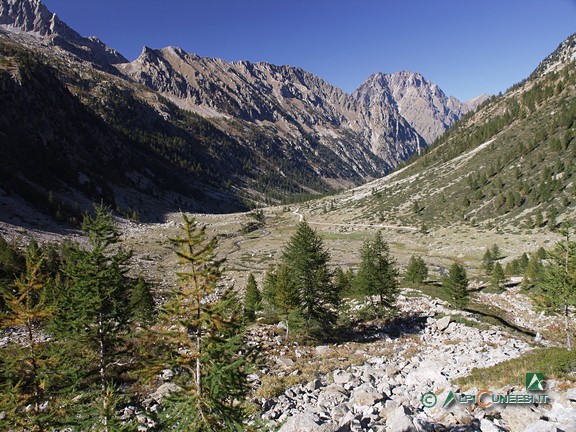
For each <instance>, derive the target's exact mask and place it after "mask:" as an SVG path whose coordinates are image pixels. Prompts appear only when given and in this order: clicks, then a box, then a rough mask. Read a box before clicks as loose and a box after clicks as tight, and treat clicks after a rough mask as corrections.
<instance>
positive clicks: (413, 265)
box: [404, 255, 428, 284]
mask: <svg viewBox="0 0 576 432" xmlns="http://www.w3.org/2000/svg"><path fill="white" fill-rule="evenodd" d="M427 277H428V267H426V262H425V261H424V260H423V259H422V257H420V256H415V255H412V256H411V257H410V261H409V262H408V266H407V267H406V274H405V275H404V280H405V281H406V282H410V283H413V284H421V283H423V282H424V281H425V280H426V278H427Z"/></svg>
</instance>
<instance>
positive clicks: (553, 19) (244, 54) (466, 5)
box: [44, 0, 576, 100]
mask: <svg viewBox="0 0 576 432" xmlns="http://www.w3.org/2000/svg"><path fill="white" fill-rule="evenodd" d="M44 3H45V4H46V5H47V6H48V8H49V9H50V10H51V11H53V12H56V13H57V14H58V16H59V17H60V18H61V19H62V20H64V21H65V22H66V23H67V24H68V25H70V26H71V27H72V28H74V29H75V30H77V31H78V32H79V33H81V34H82V35H84V36H90V35H95V36H98V37H99V38H100V39H102V40H103V41H104V42H105V43H107V44H108V45H110V46H111V47H113V48H116V49H117V50H118V51H120V52H121V53H122V54H123V55H124V56H126V57H127V58H128V59H130V60H134V59H135V58H136V57H137V56H138V55H139V53H140V51H141V49H142V47H143V46H144V45H147V46H149V47H152V48H161V47H164V46H168V45H174V46H179V47H181V48H183V49H184V50H186V51H188V52H192V53H196V54H199V55H201V56H207V57H218V58H223V59H225V60H228V61H234V60H249V61H254V62H255V61H267V62H270V63H274V64H289V65H292V66H299V67H302V68H303V69H305V70H307V71H309V72H312V73H314V74H316V75H318V76H320V77H321V78H323V79H325V80H326V81H328V82H329V83H331V84H333V85H335V86H337V87H340V88H341V89H343V90H344V91H346V92H348V93H351V92H352V91H353V90H354V89H356V88H357V87H358V86H359V85H360V84H361V83H362V82H364V81H365V80H366V78H367V77H368V76H369V75H371V74H373V73H376V72H384V73H392V72H397V71H400V70H411V71H417V72H420V73H422V74H423V75H424V76H425V77H426V78H427V79H428V80H430V81H432V82H435V83H436V84H438V85H439V86H440V87H441V88H442V89H443V90H444V91H445V92H446V93H447V94H449V95H453V96H456V97H458V98H459V99H461V100H467V99H469V98H472V97H474V96H477V95H479V94H482V93H491V94H495V93H498V92H500V91H505V90H506V89H507V88H508V87H510V86H511V85H513V84H515V83H516V82H518V81H520V80H522V79H524V78H526V77H527V76H528V75H529V74H530V73H531V72H532V71H533V70H534V69H535V68H536V66H537V65H538V63H539V62H540V61H541V60H542V59H543V58H544V57H546V56H547V55H548V54H550V53H551V52H552V51H553V50H554V49H555V48H556V47H557V46H558V44H560V42H562V41H563V40H564V39H565V38H566V37H568V36H570V35H571V34H572V33H574V32H576V0H483V1H475V0H394V1H391V0H347V1H344V0H162V1H159V0H98V1H94V0H44Z"/></svg>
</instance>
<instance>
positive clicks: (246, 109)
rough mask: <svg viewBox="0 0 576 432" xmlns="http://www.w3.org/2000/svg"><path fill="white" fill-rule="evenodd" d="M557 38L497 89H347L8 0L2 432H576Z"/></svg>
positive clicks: (0, 46)
mask: <svg viewBox="0 0 576 432" xmlns="http://www.w3.org/2000/svg"><path fill="white" fill-rule="evenodd" d="M143 42H145V41H143ZM559 42H561V43H560V45H559V46H558V48H557V49H556V50H555V51H554V52H552V53H551V54H550V55H549V56H548V57H546V58H545V59H543V60H542V62H541V63H540V64H539V65H534V67H535V70H534V71H526V76H527V78H526V79H525V80H524V81H522V82H520V83H517V84H515V85H513V86H512V87H511V88H509V89H508V90H506V91H505V92H503V93H501V94H499V95H497V96H488V95H479V96H478V97H477V98H474V99H473V100H471V101H460V100H458V99H456V98H455V97H452V96H447V95H446V94H445V93H444V92H443V91H442V90H441V89H440V88H439V87H438V86H437V85H435V84H434V83H431V82H429V81H428V80H426V78H425V77H424V76H422V75H421V74H420V73H418V72H409V71H399V72H396V73H391V74H385V73H375V74H374V75H372V76H370V77H369V78H368V79H367V80H366V81H365V82H364V83H363V84H362V85H361V86H360V87H359V88H358V89H357V90H355V91H354V92H353V93H352V94H347V93H345V92H344V91H342V90H340V89H338V88H336V87H334V86H332V85H330V84H329V83H327V82H325V81H324V80H322V79H321V78H319V77H317V76H315V75H313V74H311V73H308V72H306V71H304V70H302V69H300V68H297V67H292V66H288V65H282V66H279V65H273V64H269V63H252V62H248V61H238V62H226V61H223V60H220V59H216V58H206V57H200V56H198V55H195V54H192V53H188V52H185V51H184V50H182V49H180V48H178V47H173V46H170V47H164V48H158V49H157V48H149V47H147V46H145V47H144V48H143V49H142V52H141V54H140V55H139V56H138V58H136V59H135V60H134V61H131V62H130V61H129V60H127V59H126V58H124V57H123V56H122V55H121V54H120V53H119V52H117V51H116V50H114V49H113V48H111V47H108V46H106V45H105V44H104V43H103V42H102V41H100V40H99V39H97V38H95V37H84V36H81V35H80V34H78V33H77V32H76V31H74V30H73V29H72V28H70V27H69V26H68V25H66V24H65V23H63V22H62V21H61V20H60V19H59V18H58V16H57V15H56V14H54V13H52V12H50V11H49V10H48V9H47V8H46V6H45V5H44V4H43V3H42V2H41V1H40V0H0V107H1V108H0V161H1V163H0V234H1V236H0V323H1V324H2V325H1V326H0V352H2V354H3V355H2V356H1V357H0V389H1V392H0V427H5V428H6V430H8V431H29V430H42V431H43V430H49V431H77V430H78V431H82V430H98V431H100V430H102V431H107V432H108V431H111V430H138V431H156V430H157V431H164V430H166V431H168V430H186V431H188V430H190V431H220V430H222V431H224V430H230V431H232V430H233V431H237V430H238V431H242V430H262V431H280V432H303V431H325V432H329V431H330V432H352V431H354V432H356V431H372V432H375V431H379V432H380V431H390V432H395V431H398V432H400V431H402V432H411V431H417V432H421V431H481V432H497V431H512V432H515V431H531V432H540V431H542V432H544V431H565V432H569V431H576V385H575V382H576V355H575V354H574V351H572V350H571V349H570V348H571V344H572V339H573V338H574V336H576V333H575V331H574V328H575V327H576V325H575V322H574V314H575V312H576V291H575V289H574V281H576V243H575V242H574V241H573V235H574V226H573V223H572V222H573V221H574V219H575V217H576V170H575V168H574V167H575V166H576V165H575V164H576V34H575V35H572V36H570V37H569V38H568V39H566V40H565V41H559ZM95 205H96V207H95ZM95 209H96V210H95ZM83 215H84V220H83V221H82V217H83ZM186 215H193V218H192V217H190V218H189V217H188V216H186ZM182 223H184V227H187V228H185V229H184V230H182ZM196 223H198V226H196V225H195V224H196ZM180 236H183V237H180ZM205 236H208V237H210V238H213V239H215V240H214V241H208V240H206V239H205ZM171 245H172V246H174V245H176V246H180V247H182V248H180V249H177V251H178V252H177V253H176V254H175V253H174V248H173V247H171ZM126 251H129V252H127V253H125V252H126ZM99 253H100V254H101V255H98V254H99ZM220 258H222V259H225V260H226V267H225V269H221V268H220V267H219V266H220ZM182 264H184V265H182ZM91 266H92V267H91ZM115 272H116V273H115ZM89 278H92V279H89ZM199 281H200V282H199ZM94 287H99V288H98V289H99V290H97V289H96V288H94ZM115 287H116V288H117V289H116V288H115ZM118 287H121V289H120V288H118ZM35 289H39V290H42V291H41V293H39V294H37V293H36V292H34V293H32V294H30V293H31V292H32V291H33V290H35ZM82 290H83V291H82ZM202 290H204V291H202ZM86 293H90V295H91V296H92V297H91V298H88V297H89V295H88V294H86ZM99 296H101V297H99ZM186 296H188V297H186ZM184 298H185V300H183V299H184ZM27 299H31V300H30V301H28V300H27ZM27 301H28V302H27ZM194 302H195V303H194ZM192 304H193V305H194V306H195V307H196V310H194V311H193V312H194V313H192V312H190V309H186V308H190V307H191V305H192ZM71 305H72V306H71ZM122 305H124V306H122ZM98 307H99V308H100V309H98V311H99V312H98V314H94V317H95V318H94V319H93V320H92V321H91V322H89V321H88V320H89V316H88V315H90V314H89V313H88V312H86V311H88V310H89V309H90V308H98ZM238 311H241V312H238ZM188 312H189V313H188ZM236 312H238V313H240V315H242V316H241V318H239V316H238V315H234V314H235V313H236ZM195 313H197V315H195ZM128 316H130V319H128V318H126V317H128ZM125 318H126V319H125ZM106 319H108V320H109V321H108V322H107V324H106ZM67 320H68V321H67ZM171 320H172V321H171ZM240 323H242V326H239V324H240ZM239 327H242V330H239ZM181 329H184V331H182V332H180V333H178V330H181ZM105 331H108V332H110V333H111V335H112V336H110V338H109V339H106V337H104V336H102V335H103V334H104V332H105ZM238 332H240V333H238ZM91 335H92V336H91ZM239 335H240V336H241V337H240V336H239ZM106 344H110V345H109V346H108V345H106ZM565 347H567V348H568V349H567V348H565ZM59 349H60V350H64V351H58V350H59ZM27 350H30V351H31V352H32V353H33V355H31V354H26V353H27V352H28V351H27ZM195 350H196V351H195ZM62 352H64V354H62ZM253 352H255V353H258V355H257V356H255V357H254V358H256V360H254V361H253V362H252V363H251V364H249V365H247V364H248V363H249V362H250V361H252V356H251V354H252V353H253ZM58 353H59V354H58ZM4 354H5V355H4ZM240 354H242V355H240ZM75 356H76V357H75ZM71 359H75V360H71ZM74 362H76V363H74ZM226 362H227V363H226ZM71 363H74V364H71ZM222 364H223V365H224V366H221V365H222ZM198 371H202V372H198ZM196 373H197V375H195V374H196ZM528 375H529V376H531V377H532V378H534V377H536V381H537V384H538V385H540V384H541V380H545V381H546V388H545V389H544V387H542V388H536V389H534V382H536V381H534V382H532V381H530V382H529V381H527V377H528ZM542 376H543V377H544V378H542ZM202 380H204V381H202ZM227 386H228V387H227ZM207 389H209V391H208V392H207V393H204V392H206V391H207ZM482 392H487V393H482ZM487 394H491V395H492V396H493V397H496V396H497V395H502V398H500V399H498V398H496V401H495V402H494V399H492V401H493V402H492V403H491V404H490V405H491V406H490V407H487V406H486V404H484V403H483V402H486V400H488V398H489V396H485V395H487ZM534 395H536V396H537V397H538V399H537V400H536V399H534V397H535V396H534ZM504 396H506V397H504ZM528 396H529V397H530V398H531V399H529V397H528ZM543 396H546V398H543ZM476 397H477V399H476ZM482 397H484V398H485V399H482ZM431 399H433V400H434V402H437V403H432V404H430V403H429V402H430V400H431ZM528 399H529V400H528ZM463 400H464V401H467V403H459V402H460V401H463ZM510 400H512V401H513V402H511V403H508V402H509V401H510ZM518 400H522V401H524V400H526V401H527V402H526V403H524V402H520V403H517V402H514V401H518ZM190 401H192V402H190ZM498 401H499V402H498ZM443 405H444V406H443ZM219 416H220V417H219ZM15 419H16V420H15ZM228 420H230V422H231V423H227V422H228ZM115 422H116V423H115ZM234 422H236V423H234ZM46 425H50V426H46Z"/></svg>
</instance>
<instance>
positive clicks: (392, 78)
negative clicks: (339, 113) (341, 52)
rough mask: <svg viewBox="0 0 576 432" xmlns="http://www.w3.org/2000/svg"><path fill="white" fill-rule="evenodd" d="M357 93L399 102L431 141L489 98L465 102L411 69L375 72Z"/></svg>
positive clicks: (376, 100) (373, 99)
mask: <svg viewBox="0 0 576 432" xmlns="http://www.w3.org/2000/svg"><path fill="white" fill-rule="evenodd" d="M353 96H354V97H355V98H356V99H358V100H360V99H361V100H364V101H371V102H369V103H376V104H378V103H379V102H380V101H386V104H387V105H392V106H395V107H396V108H397V110H398V112H399V113H400V114H401V115H402V117H404V118H405V119H406V120H407V121H408V123H410V125H411V126H412V127H413V128H414V129H415V130H416V131H417V132H418V133H419V134H420V135H421V136H422V137H423V138H424V140H425V141H426V143H428V144H432V143H433V142H434V140H435V139H436V138H438V137H439V136H440V135H442V134H443V133H444V132H445V131H446V129H448V128H449V127H450V126H452V125H453V124H454V123H455V122H456V121H458V120H459V119H460V118H461V117H462V116H463V115H464V114H466V113H467V112H468V111H470V110H473V109H475V108H476V107H477V106H478V104H480V103H481V102H482V101H483V100H485V98H484V97H480V98H476V99H474V100H473V101H470V103H464V102H461V101H459V100H458V99H456V98H455V97H453V96H446V94H445V93H444V92H443V91H442V89H440V88H439V87H438V86H437V85H436V84H434V83H431V82H429V81H427V80H426V79H425V78H424V77H423V76H422V75H421V74H419V73H413V72H407V71H402V72H398V73H394V74H382V73H378V74H375V75H372V76H371V77H369V78H368V80H366V82H365V83H364V84H362V85H361V86H360V87H359V88H358V90H356V91H355V92H354V94H353Z"/></svg>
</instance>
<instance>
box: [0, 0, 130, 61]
mask: <svg viewBox="0 0 576 432" xmlns="http://www.w3.org/2000/svg"><path fill="white" fill-rule="evenodd" d="M0 28H3V29H4V30H7V31H8V32H9V33H12V34H21V33H24V34H26V35H29V36H35V37H38V38H41V39H43V40H44V41H45V42H48V43H49V44H51V45H55V46H59V47H61V48H63V49H65V50H66V51H68V52H71V53H72V54H74V55H76V56H77V57H79V58H81V59H82V60H86V61H90V62H93V63H97V64H100V65H102V66H106V65H108V64H116V63H125V62H127V61H128V60H126V58H125V57H124V56H122V55H121V54H120V53H118V52H117V51H116V50H114V49H112V48H110V47H108V46H106V45H105V44H104V43H103V42H102V41H100V40H99V39H98V38H96V37H89V38H85V37H82V36H80V35H79V34H78V33H77V32H76V31H74V30H73V29H71V28H70V27H68V25H66V23H64V22H62V21H61V20H60V18H58V16H57V15H56V14H55V13H52V12H50V11H49V10H48V8H46V6H45V5H44V4H43V3H42V2H41V1H40V0H0ZM20 40H21V41H22V40H23V39H22V38H20ZM24 40H27V41H28V42H31V43H33V41H34V39H33V38H28V39H24Z"/></svg>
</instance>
